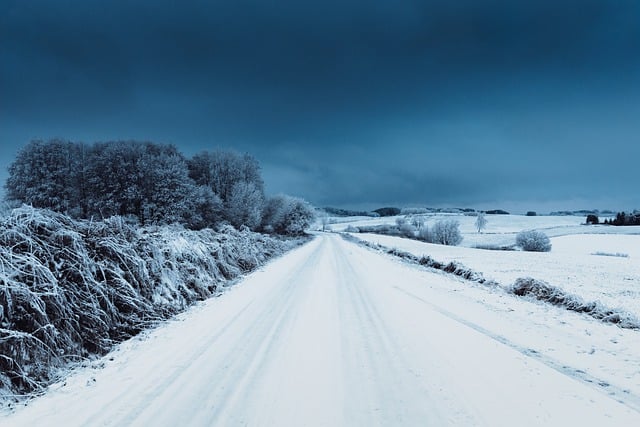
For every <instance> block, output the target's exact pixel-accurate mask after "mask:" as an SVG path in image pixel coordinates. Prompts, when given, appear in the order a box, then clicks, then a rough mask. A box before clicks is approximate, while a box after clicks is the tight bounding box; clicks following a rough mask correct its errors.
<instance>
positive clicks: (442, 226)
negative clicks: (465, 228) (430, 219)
mask: <svg viewBox="0 0 640 427" xmlns="http://www.w3.org/2000/svg"><path fill="white" fill-rule="evenodd" d="M431 233H432V235H433V241H434V243H439V244H441V245H450V246H457V245H459V244H460V243H461V242H462V235H461V234H460V223H459V222H458V221H456V220H440V221H436V223H435V224H434V225H433V228H432V229H431Z"/></svg>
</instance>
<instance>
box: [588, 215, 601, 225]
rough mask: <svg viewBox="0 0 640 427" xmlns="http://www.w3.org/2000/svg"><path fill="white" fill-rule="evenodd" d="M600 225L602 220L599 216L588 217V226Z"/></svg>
mask: <svg viewBox="0 0 640 427" xmlns="http://www.w3.org/2000/svg"><path fill="white" fill-rule="evenodd" d="M599 223H600V218H598V215H593V214H590V215H587V225H590V224H599Z"/></svg>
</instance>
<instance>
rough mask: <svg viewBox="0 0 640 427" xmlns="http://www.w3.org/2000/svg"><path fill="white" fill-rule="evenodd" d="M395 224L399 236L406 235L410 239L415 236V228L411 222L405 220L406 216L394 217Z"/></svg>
mask: <svg viewBox="0 0 640 427" xmlns="http://www.w3.org/2000/svg"><path fill="white" fill-rule="evenodd" d="M396 225H397V226H398V231H399V233H400V235H401V236H403V237H408V238H410V239H413V238H415V237H416V231H417V230H416V228H415V227H414V226H413V224H411V223H410V222H409V221H407V219H406V218H402V217H399V218H396Z"/></svg>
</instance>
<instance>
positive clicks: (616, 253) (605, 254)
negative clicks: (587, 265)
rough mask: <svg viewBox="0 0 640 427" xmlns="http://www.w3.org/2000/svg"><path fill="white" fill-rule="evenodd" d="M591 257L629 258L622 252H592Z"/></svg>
mask: <svg viewBox="0 0 640 427" xmlns="http://www.w3.org/2000/svg"><path fill="white" fill-rule="evenodd" d="M591 255H597V256H612V257H617V258H629V254H625V253H623V252H615V253H614V252H601V251H598V252H594V253H592V254H591Z"/></svg>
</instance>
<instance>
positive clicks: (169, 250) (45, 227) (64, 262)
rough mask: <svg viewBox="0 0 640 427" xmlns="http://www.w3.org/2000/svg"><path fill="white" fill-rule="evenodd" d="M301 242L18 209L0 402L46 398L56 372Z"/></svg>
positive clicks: (0, 304)
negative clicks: (17, 397)
mask: <svg viewBox="0 0 640 427" xmlns="http://www.w3.org/2000/svg"><path fill="white" fill-rule="evenodd" d="M299 243H300V240H291V239H288V240H282V239H276V238H273V237H269V236H265V235H261V234H257V233H253V232H251V231H249V230H247V229H244V230H236V229H234V228H233V227H230V226H224V227H221V228H220V229H219V230H217V231H214V230H210V229H205V230H200V231H192V230H186V229H184V228H183V227H181V226H160V227H158V226H156V227H145V228H139V227H136V226H134V225H131V224H128V223H127V222H125V221H124V220H123V219H122V218H119V217H113V218H110V219H107V220H104V221H98V222H91V221H75V220H71V219H69V218H68V217H66V216H64V215H62V214H57V213H53V212H50V211H46V210H39V209H34V208H30V207H22V208H19V209H15V210H13V211H12V212H10V213H9V214H7V215H6V216H4V217H2V218H0V397H1V396H3V395H4V396H9V395H13V396H15V395H26V394H33V393H38V392H41V391H42V390H44V388H45V387H46V386H47V385H48V384H49V383H51V382H52V381H54V380H55V379H56V378H55V372H56V371H57V370H58V368H62V367H66V366H68V365H69V364H70V363H72V362H76V361H79V360H84V359H87V358H92V357H95V356H98V355H103V354H105V353H106V352H108V351H109V350H110V349H111V348H112V347H113V345H114V344H115V343H118V342H121V341H123V340H125V339H127V338H129V337H131V336H133V335H135V334H137V333H138V332H140V331H141V330H143V329H145V328H148V327H149V326H150V325H153V324H155V323H156V322H157V321H159V320H162V319H166V318H168V317H170V316H172V315H174V314H176V313H178V312H180V311H182V310H184V309H185V308H186V307H188V306H189V305H190V304H193V303H194V302H195V301H199V300H203V299H206V298H208V297H210V296H212V295H214V294H215V293H216V292H217V291H218V290H219V288H220V287H221V286H223V285H224V284H225V283H226V282H227V281H229V280H232V279H234V278H237V277H238V276H240V275H241V274H243V273H246V272H249V271H252V270H253V269H255V268H256V267H258V266H260V265H262V264H263V263H264V262H265V261H267V260H268V259H269V258H271V257H273V256H276V255H279V254H282V253H283V252H285V251H286V250H287V249H290V248H292V247H294V246H295V245H297V244H299Z"/></svg>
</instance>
